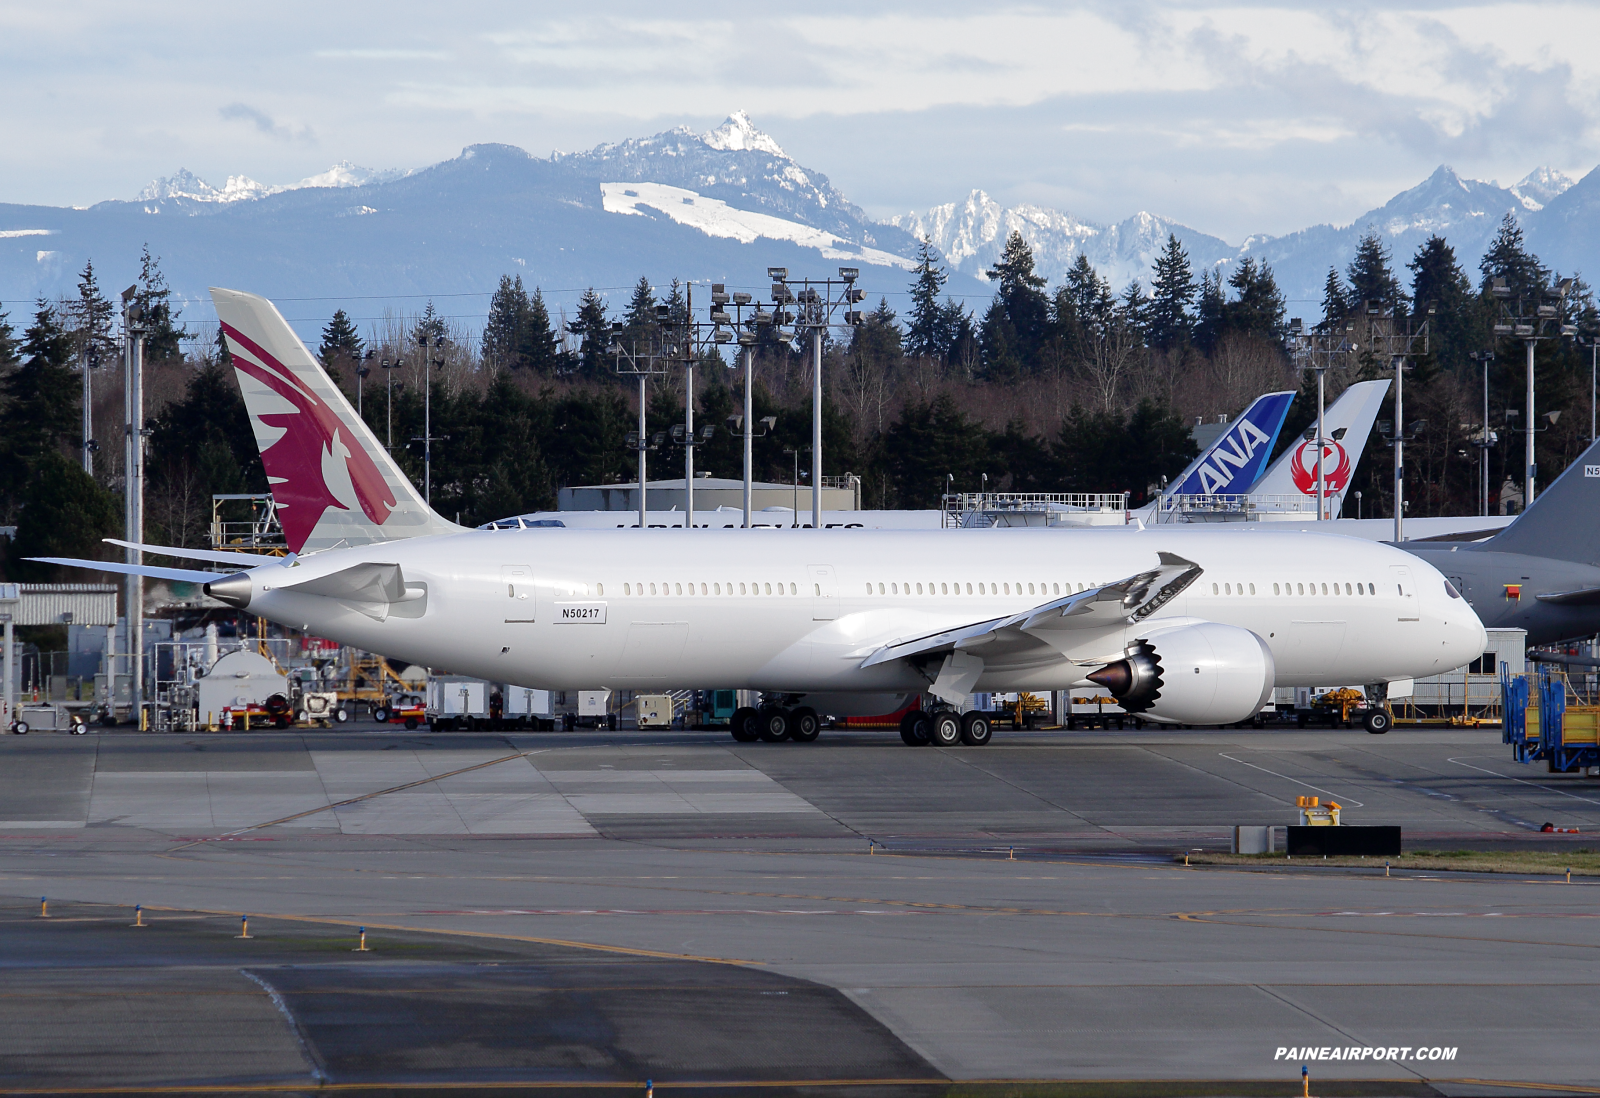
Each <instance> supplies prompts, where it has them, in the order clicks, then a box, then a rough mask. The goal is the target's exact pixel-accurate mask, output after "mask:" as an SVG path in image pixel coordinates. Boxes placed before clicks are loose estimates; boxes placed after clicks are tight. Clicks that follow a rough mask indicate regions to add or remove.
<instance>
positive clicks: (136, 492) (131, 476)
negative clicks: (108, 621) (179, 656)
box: [107, 286, 145, 723]
mask: <svg viewBox="0 0 1600 1098" xmlns="http://www.w3.org/2000/svg"><path fill="white" fill-rule="evenodd" d="M137 291H138V287H137V286H129V287H128V288H127V289H126V290H124V291H122V331H123V335H124V345H125V351H126V354H127V359H126V361H125V365H126V370H125V372H124V376H123V388H122V395H123V410H124V414H125V415H124V420H125V424H126V426H125V427H124V428H123V432H124V433H123V445H124V453H123V463H124V464H123V468H124V471H125V473H126V477H125V485H126V487H125V490H124V492H123V526H124V529H126V531H127V533H126V534H124V535H123V536H124V537H125V538H126V539H127V540H128V541H130V542H132V543H133V544H134V545H143V544H144V435H145V432H144V309H143V308H142V307H141V306H140V305H139V303H138V302H137V301H136V300H135V295H136V293H137ZM125 554H126V558H125V559H126V561H127V563H128V564H131V565H134V566H136V567H137V566H139V565H142V564H143V563H144V550H143V549H127V550H125ZM126 601H127V606H126V614H125V620H126V622H127V628H128V659H129V662H130V664H131V665H132V666H130V667H129V668H128V670H129V672H130V674H131V678H132V687H133V697H132V700H133V719H134V721H135V723H140V722H142V719H143V716H144V580H143V579H142V578H141V577H139V576H134V575H130V576H129V577H128V580H127V597H126ZM107 670H108V672H109V674H108V676H107V679H108V683H109V685H110V686H111V687H112V688H113V689H112V692H111V705H112V709H113V711H115V707H116V691H115V685H116V669H115V668H108V669H107Z"/></svg>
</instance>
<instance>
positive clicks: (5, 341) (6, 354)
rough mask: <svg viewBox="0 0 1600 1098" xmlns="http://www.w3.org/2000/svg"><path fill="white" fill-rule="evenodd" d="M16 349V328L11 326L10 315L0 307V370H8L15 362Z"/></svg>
mask: <svg viewBox="0 0 1600 1098" xmlns="http://www.w3.org/2000/svg"><path fill="white" fill-rule="evenodd" d="M18 349H19V348H18V344H17V336H16V329H14V328H12V327H11V316H10V314H8V313H7V312H6V311H5V310H4V309H0V371H4V370H8V369H10V368H11V367H12V366H14V365H15V364H16V362H17V351H18ZM0 376H4V375H3V374H0Z"/></svg>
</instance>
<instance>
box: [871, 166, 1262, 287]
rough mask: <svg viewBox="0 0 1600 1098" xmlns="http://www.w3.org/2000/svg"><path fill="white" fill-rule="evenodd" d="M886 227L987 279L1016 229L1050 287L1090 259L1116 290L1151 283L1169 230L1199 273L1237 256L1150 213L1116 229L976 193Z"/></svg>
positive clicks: (1222, 243)
mask: <svg viewBox="0 0 1600 1098" xmlns="http://www.w3.org/2000/svg"><path fill="white" fill-rule="evenodd" d="M891 224H893V225H895V226H897V227H899V228H903V229H905V230H906V231H907V232H909V233H911V235H912V236H913V237H916V238H918V239H921V238H924V237H925V238H927V239H928V240H929V241H931V242H932V244H933V246H934V247H936V248H938V249H939V251H940V252H942V253H943V254H944V257H945V262H946V263H948V264H949V266H950V267H951V268H952V269H953V270H957V271H962V272H964V273H966V274H970V275H972V276H973V277H975V278H984V277H985V275H984V271H986V270H987V269H988V268H990V267H991V266H993V265H994V263H995V261H996V260H998V259H999V258H1000V253H1001V252H1003V251H1004V250H1005V245H1006V240H1007V238H1009V237H1010V235H1011V234H1012V233H1013V232H1020V233H1021V234H1022V238H1023V239H1024V240H1026V241H1027V242H1028V243H1029V244H1030V245H1032V247H1033V255H1034V265H1035V266H1034V269H1035V270H1036V271H1037V272H1038V273H1039V274H1040V275H1042V276H1044V277H1045V278H1047V279H1049V280H1050V282H1051V283H1056V282H1059V281H1060V280H1061V279H1062V278H1063V277H1064V276H1065V275H1066V273H1067V268H1069V267H1071V266H1072V265H1073V264H1074V263H1076V262H1077V259H1078V256H1079V255H1085V256H1087V257H1088V259H1089V262H1090V263H1092V264H1094V267H1095V270H1097V271H1099V272H1100V274H1101V275H1102V276H1103V277H1105V278H1106V279H1108V280H1109V281H1110V282H1111V283H1112V285H1114V286H1116V287H1118V288H1121V287H1122V286H1125V285H1127V284H1128V283H1129V282H1131V281H1133V280H1134V279H1138V280H1140V281H1141V282H1145V283H1148V282H1149V280H1150V267H1151V264H1153V263H1154V262H1155V259H1156V256H1157V255H1158V254H1159V253H1160V251H1161V249H1162V248H1163V247H1165V245H1166V243H1167V235H1168V234H1169V233H1171V234H1175V235H1176V236H1177V237H1178V239H1179V240H1180V241H1181V242H1182V243H1183V245H1184V247H1185V249H1187V251H1188V252H1189V258H1190V261H1191V262H1193V263H1194V264H1195V266H1196V267H1197V268H1199V267H1210V266H1215V265H1216V264H1218V263H1221V262H1224V261H1226V260H1228V259H1231V258H1233V256H1234V255H1235V254H1237V252H1238V249H1237V248H1234V247H1231V246H1230V245H1229V244H1228V243H1227V242H1226V241H1223V240H1220V239H1218V238H1217V237H1214V236H1207V235H1206V234H1204V233H1201V232H1197V231H1196V230H1194V229H1191V228H1189V227H1188V226H1186V225H1180V224H1179V223H1178V222H1176V221H1172V220H1170V219H1168V218H1163V217H1157V216H1155V215H1154V214H1148V213H1137V214H1135V215H1133V216H1132V217H1130V218H1128V219H1126V220H1125V221H1119V222H1118V223H1116V224H1115V225H1101V224H1097V223H1095V222H1092V221H1085V220H1083V219H1082V218H1079V217H1075V216H1074V215H1072V214H1070V213H1063V212H1062V211H1060V210H1052V209H1048V208H1046V207H1044V206H1032V205H1022V206H1012V207H1006V206H1002V205H1000V203H998V202H996V201H995V200H994V199H992V198H990V197H989V196H988V195H987V194H985V193H984V192H983V191H976V190H975V191H973V192H972V193H971V194H969V195H967V197H966V199H965V200H964V201H962V202H948V203H946V204H944V205H943V206H935V207H933V209H931V210H928V211H926V212H925V213H920V214H917V213H912V214H905V215H903V216H900V217H896V218H894V219H892V221H891Z"/></svg>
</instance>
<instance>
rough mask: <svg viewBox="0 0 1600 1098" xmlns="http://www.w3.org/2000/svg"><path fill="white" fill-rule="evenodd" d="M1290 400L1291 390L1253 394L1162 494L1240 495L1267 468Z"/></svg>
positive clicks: (1169, 495)
mask: <svg viewBox="0 0 1600 1098" xmlns="http://www.w3.org/2000/svg"><path fill="white" fill-rule="evenodd" d="M1293 401H1294V391H1293V390H1292V389H1291V390H1285V391H1283V392H1281V393H1267V394H1266V395H1265V396H1259V397H1256V399H1255V402H1254V403H1252V404H1251V405H1250V407H1248V408H1246V409H1245V410H1244V413H1243V414H1242V415H1240V416H1239V418H1238V419H1236V420H1234V421H1233V423H1232V424H1230V425H1229V427H1228V429H1227V430H1226V431H1223V432H1222V434H1220V435H1218V436H1217V439H1216V441H1215V442H1213V443H1212V444H1211V445H1210V446H1208V447H1206V449H1205V452H1204V453H1202V454H1201V455H1200V456H1199V457H1197V458H1195V459H1194V461H1192V462H1190V463H1189V467H1188V468H1187V469H1185V470H1184V471H1183V472H1182V473H1179V474H1178V475H1177V476H1176V477H1174V478H1173V480H1172V482H1171V483H1170V484H1169V485H1168V486H1167V490H1166V491H1165V492H1163V493H1162V496H1163V497H1172V496H1201V495H1205V496H1210V495H1240V496H1242V495H1244V494H1245V493H1246V492H1248V491H1249V490H1250V487H1251V486H1252V485H1253V484H1255V483H1256V481H1257V480H1258V479H1259V478H1260V476H1261V472H1262V470H1263V469H1265V468H1266V467H1267V461H1268V460H1269V459H1270V458H1271V457H1272V449H1273V447H1274V446H1276V445H1277V442H1278V432H1279V431H1281V430H1282V429H1283V421H1284V419H1285V418H1286V417H1287V416H1288V414H1289V405H1290V404H1291V403H1292V402H1293Z"/></svg>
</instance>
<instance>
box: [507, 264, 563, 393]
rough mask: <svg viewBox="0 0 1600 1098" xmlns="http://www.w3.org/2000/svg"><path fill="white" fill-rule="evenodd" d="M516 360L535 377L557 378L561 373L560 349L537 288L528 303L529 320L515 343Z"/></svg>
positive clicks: (548, 312)
mask: <svg viewBox="0 0 1600 1098" xmlns="http://www.w3.org/2000/svg"><path fill="white" fill-rule="evenodd" d="M518 281H519V282H520V281H521V279H518ZM517 360H518V361H519V362H521V363H522V364H523V367H524V368H525V369H528V370H532V371H533V372H535V373H538V374H556V373H559V372H561V369H562V363H561V347H560V344H559V341H558V340H557V338H556V333H555V329H554V327H553V326H552V325H551V323H550V310H549V309H548V308H546V307H545V303H544V294H542V293H540V292H539V287H537V286H535V287H534V288H533V296H532V297H530V298H529V299H528V319H527V322H526V323H525V324H524V325H523V327H522V334H521V336H520V338H519V340H518V343H517Z"/></svg>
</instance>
